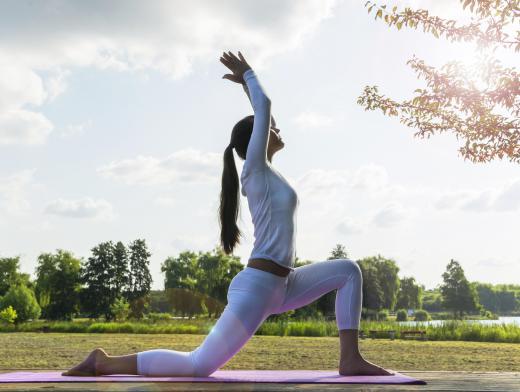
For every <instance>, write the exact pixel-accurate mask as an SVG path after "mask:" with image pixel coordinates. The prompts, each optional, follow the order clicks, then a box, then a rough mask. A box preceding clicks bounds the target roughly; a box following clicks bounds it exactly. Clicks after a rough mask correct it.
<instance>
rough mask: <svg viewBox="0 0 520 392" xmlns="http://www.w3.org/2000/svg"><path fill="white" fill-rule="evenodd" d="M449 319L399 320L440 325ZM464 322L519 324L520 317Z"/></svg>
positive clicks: (468, 321) (407, 322)
mask: <svg viewBox="0 0 520 392" xmlns="http://www.w3.org/2000/svg"><path fill="white" fill-rule="evenodd" d="M448 321H451V320H430V321H400V322H399V324H401V325H416V324H417V323H420V324H421V325H434V326H437V325H442V324H443V323H445V322H448ZM464 322H466V323H478V324H483V325H496V324H515V325H518V326H520V317H499V318H498V320H464Z"/></svg>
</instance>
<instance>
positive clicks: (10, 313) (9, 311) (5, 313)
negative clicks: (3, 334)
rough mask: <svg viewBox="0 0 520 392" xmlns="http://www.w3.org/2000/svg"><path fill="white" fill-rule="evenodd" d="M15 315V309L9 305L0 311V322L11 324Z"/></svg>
mask: <svg viewBox="0 0 520 392" xmlns="http://www.w3.org/2000/svg"><path fill="white" fill-rule="evenodd" d="M16 317H17V314H16V310H14V309H13V307H12V306H11V305H9V306H8V307H7V308H5V309H4V310H2V311H1V312H0V322H1V323H3V324H13V323H14V322H15V320H16Z"/></svg>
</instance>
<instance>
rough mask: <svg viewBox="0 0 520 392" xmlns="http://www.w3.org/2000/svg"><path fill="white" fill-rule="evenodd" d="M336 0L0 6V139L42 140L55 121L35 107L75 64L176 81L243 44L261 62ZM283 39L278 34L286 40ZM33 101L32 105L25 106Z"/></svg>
mask: <svg viewBox="0 0 520 392" xmlns="http://www.w3.org/2000/svg"><path fill="white" fill-rule="evenodd" d="M335 4H336V0H319V1H318V0H300V1H297V2H295V1H291V0H283V1H282V0H266V1H262V2H244V1H240V0H231V1H226V2H220V1H219V2H216V1H213V0H202V1H196V2H195V1H192V2H186V1H182V0H158V1H154V2H153V3H149V2H143V1H137V0H126V1H122V0H115V1H111V2H109V3H107V2H104V1H100V0H94V1H89V2H81V1H71V2H68V1H61V0H48V1H45V2H40V1H36V2H35V1H29V0H20V1H7V2H2V3H0V26H2V34H1V35H0V59H1V60H0V91H2V94H1V95H0V118H2V121H1V122H0V144H34V143H43V142H44V141H45V140H46V139H47V137H48V136H49V134H50V132H51V131H52V128H53V126H52V123H51V122H50V121H49V120H48V119H46V118H45V116H44V115H43V114H42V113H41V112H40V106H41V105H42V104H44V103H48V102H52V101H53V100H54V99H55V98H56V97H57V96H59V95H60V94H62V93H63V92H64V91H65V90H66V87H67V83H66V80H67V77H68V76H69V75H70V74H71V72H72V70H73V69H76V68H79V67H94V68H98V69H113V70H117V71H140V70H155V71H157V72H160V73H162V74H165V75H167V76H168V77H170V78H171V79H173V80H177V79H180V78H183V77H185V76H187V75H189V74H190V73H192V72H193V69H194V67H195V65H198V64H201V65H203V66H206V65H207V64H218V56H219V55H220V54H221V52H222V51H223V50H228V48H233V47H234V48H237V47H238V48H241V49H242V52H243V53H244V55H246V57H247V58H248V60H249V62H250V64H254V65H255V67H256V68H259V69H261V68H263V67H264V64H265V63H266V61H267V60H268V59H269V58H270V57H273V56H275V55H277V54H279V53H284V52H286V51H288V50H291V49H294V48H297V47H298V46H300V45H301V44H302V42H303V38H304V37H305V36H306V35H308V34H311V33H312V32H313V31H314V30H315V29H316V28H317V26H319V24H320V23H321V22H322V21H323V20H324V19H326V18H328V17H330V16H331V15H332V9H333V7H334V6H335ZM279 37H284V39H283V40H281V39H279ZM29 107H30V108H29Z"/></svg>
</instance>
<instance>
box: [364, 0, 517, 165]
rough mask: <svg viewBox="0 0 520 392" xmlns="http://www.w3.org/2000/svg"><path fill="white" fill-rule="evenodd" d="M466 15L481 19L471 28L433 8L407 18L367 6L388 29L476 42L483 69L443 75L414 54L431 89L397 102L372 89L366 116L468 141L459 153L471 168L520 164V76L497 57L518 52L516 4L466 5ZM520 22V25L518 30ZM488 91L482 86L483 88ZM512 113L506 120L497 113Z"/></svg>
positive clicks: (474, 0) (471, 0)
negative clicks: (371, 113)
mask: <svg viewBox="0 0 520 392" xmlns="http://www.w3.org/2000/svg"><path fill="white" fill-rule="evenodd" d="M460 3H461V4H462V7H463V9H466V7H467V6H468V5H469V6H470V7H469V10H470V11H471V12H472V13H475V14H476V15H477V17H478V19H477V20H476V22H472V23H470V24H469V25H459V24H458V23H457V21H455V20H445V19H442V18H439V17H437V16H431V15H429V12H428V11H427V10H422V9H421V10H412V9H411V8H408V7H406V8H405V10H404V11H403V12H398V11H397V6H395V7H393V8H392V11H391V12H389V11H388V10H387V8H386V5H381V6H378V5H377V4H375V3H373V2H371V1H367V2H366V3H365V6H368V12H369V13H370V12H371V11H372V9H374V8H376V7H377V8H376V9H377V11H376V15H375V19H378V18H380V19H382V20H384V21H385V22H386V23H387V24H388V25H389V26H390V27H391V26H394V27H396V28H397V29H398V30H400V29H401V28H402V27H413V28H415V29H417V27H418V26H422V27H423V32H428V33H431V34H433V35H434V36H435V37H436V38H439V37H440V36H442V35H444V36H445V38H446V39H449V40H451V42H454V41H461V40H464V41H466V42H471V41H473V42H476V43H477V49H478V50H479V51H480V52H481V54H482V52H484V55H483V56H482V61H481V64H480V65H479V64H476V65H475V66H474V67H472V68H470V67H468V66H467V65H465V64H463V63H461V62H457V61H451V62H449V63H447V64H445V65H444V66H442V67H441V70H437V69H435V68H434V67H432V66H428V65H426V64H425V63H424V61H422V60H420V59H417V58H416V57H415V56H413V58H412V59H411V60H409V61H408V62H407V64H409V65H410V66H411V67H412V68H413V69H414V70H415V71H416V72H417V73H418V74H419V75H420V76H422V77H424V78H425V79H426V80H427V85H428V87H427V88H419V89H416V90H415V91H414V92H415V93H417V96H415V97H414V98H413V99H411V100H406V101H403V102H396V101H394V100H392V99H391V98H387V97H385V96H384V95H380V94H379V92H378V87H377V86H366V87H365V88H364V92H363V94H362V95H361V96H359V97H358V101H357V102H358V104H360V105H362V106H364V108H365V110H376V109H380V110H381V111H382V112H383V114H385V115H389V116H398V115H399V116H400V121H401V122H402V123H404V124H405V125H407V126H409V127H414V128H417V129H418V131H417V132H416V133H415V136H420V137H422V138H424V137H427V138H429V137H430V136H432V135H434V134H436V133H441V132H452V133H454V134H455V135H456V137H457V139H459V138H460V139H462V140H463V141H464V142H465V143H464V145H463V146H462V147H460V149H459V152H460V153H461V155H462V156H463V157H464V159H469V160H470V161H472V162H488V161H491V160H493V159H496V158H500V159H502V158H504V157H506V158H509V160H510V161H512V162H517V163H518V162H520V119H519V117H520V116H519V114H520V94H519V93H520V74H519V73H518V72H516V70H515V68H507V67H504V66H502V64H501V62H500V61H499V60H498V59H497V58H496V55H495V52H496V49H497V48H499V47H502V48H507V49H512V48H514V51H515V52H517V51H519V50H520V30H518V23H517V20H518V18H519V17H520V12H519V8H518V0H496V1H493V0H460ZM515 22H516V24H515ZM509 23H511V24H512V26H513V28H514V29H516V30H515V31H516V37H515V38H510V37H509V35H508V34H507V33H506V28H507V27H508V25H509ZM479 85H484V87H478V86H479ZM500 111H502V112H506V113H508V114H507V115H503V114H499V113H496V112H500Z"/></svg>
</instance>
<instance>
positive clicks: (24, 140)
mask: <svg viewBox="0 0 520 392" xmlns="http://www.w3.org/2000/svg"><path fill="white" fill-rule="evenodd" d="M0 71H1V70H0ZM52 128H53V125H52V123H51V122H50V121H49V120H48V119H47V118H46V117H45V116H44V115H43V114H41V113H36V112H31V111H28V110H18V109H17V110H9V111H6V112H3V113H0V145H2V144H3V145H6V144H42V143H44V142H45V140H46V139H47V136H48V135H49V134H50V133H51V131H52Z"/></svg>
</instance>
